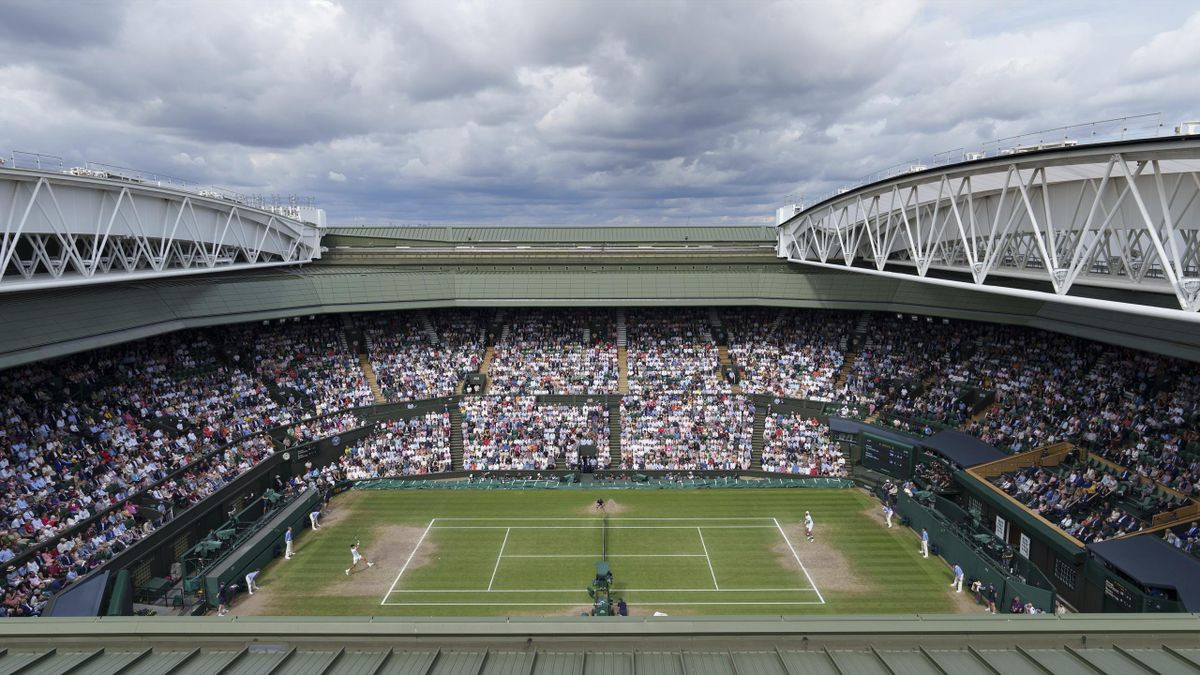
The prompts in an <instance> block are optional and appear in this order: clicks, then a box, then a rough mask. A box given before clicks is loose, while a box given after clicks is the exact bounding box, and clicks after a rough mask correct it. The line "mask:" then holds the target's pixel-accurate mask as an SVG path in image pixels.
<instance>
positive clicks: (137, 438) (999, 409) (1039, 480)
mask: <svg viewBox="0 0 1200 675" xmlns="http://www.w3.org/2000/svg"><path fill="white" fill-rule="evenodd" d="M716 315H718V316H720V318H721V319H722V321H723V323H721V324H718V325H714V324H715V323H717V322H715V321H714V320H713V318H712V316H713V314H707V315H706V313H705V312H702V311H698V310H694V309H674V308H672V309H655V310H630V311H629V312H627V317H628V319H627V322H626V324H625V330H626V336H627V344H628V347H627V353H628V375H629V378H628V379H629V391H630V393H629V395H627V396H624V397H623V398H622V400H621V403H620V410H621V413H622V415H621V419H620V420H619V430H620V434H619V441H620V454H619V456H616V455H615V454H614V453H615V451H614V450H612V448H613V447H615V445H616V441H617V439H613V438H610V433H611V432H610V428H613V427H610V424H609V422H610V421H609V418H608V417H609V409H608V407H607V406H606V405H603V404H597V403H580V404H566V403H549V402H542V401H539V400H538V399H537V398H535V396H545V395H553V394H576V395H595V394H613V393H615V392H616V391H617V388H618V383H619V372H620V369H619V365H618V364H619V359H618V349H617V343H618V341H619V339H620V330H619V329H618V323H617V320H616V314H615V313H614V312H611V311H608V310H595V311H590V310H589V311H583V310H555V311H550V310H537V311H517V312H510V313H508V315H507V316H502V315H499V314H497V313H495V312H484V311H449V310H448V311H434V312H427V313H426V312H419V313H418V312H409V313H397V314H379V315H366V316H361V317H356V318H354V319H352V320H351V326H358V327H360V328H361V333H357V332H355V331H354V330H349V329H347V327H346V326H345V325H344V322H343V321H342V319H340V318H332V317H317V318H310V319H303V320H287V321H274V322H270V323H266V324H264V323H254V324H243V325H237V326H225V327H221V328H219V329H205V330H193V331H186V332H181V333H176V334H170V335H164V336H159V337H154V338H150V339H146V340H142V341H138V342H132V343H128V344H124V345H119V346H115V347H109V348H105V349H100V350H96V351H93V352H89V353H86V354H80V355H76V356H71V357H65V358H62V359H57V360H54V361H48V362H41V363H36V364H32V365H26V366H19V367H15V368H11V369H9V370H6V371H4V377H2V378H0V482H2V484H3V486H4V490H3V492H2V493H0V518H3V523H4V525H3V527H2V528H0V563H3V564H4V566H5V567H12V568H13V569H12V570H6V572H7V573H6V579H5V581H6V584H5V603H4V607H5V610H4V611H6V612H8V613H10V614H36V613H37V612H38V611H39V609H40V606H41V603H42V602H44V600H45V598H46V597H48V594H53V593H54V592H55V591H56V590H57V589H59V588H61V587H62V586H63V585H65V584H68V583H70V582H71V580H73V579H75V578H77V577H78V576H80V575H81V574H85V573H86V572H87V571H88V570H89V569H93V568H94V567H95V566H96V565H99V564H100V563H101V562H102V561H103V560H105V559H107V558H108V557H111V556H112V555H115V554H117V553H119V552H120V551H121V550H124V549H125V548H127V547H128V546H129V545H130V544H132V543H134V542H136V541H137V540H138V539H140V538H141V537H143V536H145V534H146V533H148V532H150V531H153V529H154V528H156V527H158V526H160V525H161V524H162V523H164V522H167V521H168V520H170V519H171V518H172V517H173V515H174V514H177V513H178V512H179V511H180V510H181V509H185V508H187V507H189V506H191V505H192V504H195V503H196V502H197V501H199V500H201V499H203V498H204V497H206V496H208V495H210V494H212V493H213V492H214V491H215V490H217V489H219V488H220V487H221V486H222V485H224V484H226V483H227V482H229V481H230V480H232V479H233V478H234V477H235V476H237V475H239V474H240V473H242V472H244V471H245V470H247V469H248V468H250V467H252V466H254V464H255V463H256V462H258V461H261V460H262V459H263V458H265V457H267V456H269V455H270V453H271V452H273V450H274V448H273V447H272V445H271V442H270V440H269V439H268V438H267V437H266V436H265V435H263V432H265V431H266V430H268V429H274V428H276V427H281V428H283V429H284V430H285V431H286V437H287V439H288V442H291V443H298V442H309V441H312V440H317V439H320V438H323V437H327V436H329V435H333V434H338V433H342V432H345V431H347V430H349V429H352V428H355V427H359V426H362V422H361V420H360V419H358V418H357V417H356V416H354V415H353V414H352V413H347V412H345V411H346V410H347V409H349V408H354V407H357V406H361V405H366V404H370V403H372V402H373V400H372V395H371V391H370V388H369V386H368V384H367V381H368V380H367V376H366V373H365V372H364V370H363V367H362V366H361V364H360V361H359V357H358V355H357V352H358V351H359V349H358V348H359V347H363V348H364V349H365V352H366V354H367V355H368V362H369V363H370V366H371V368H372V369H373V370H374V372H375V376H376V379H377V380H378V382H379V385H380V387H381V389H382V391H383V392H384V396H385V397H386V398H387V399H389V400H390V401H394V402H395V401H406V400H415V399H428V398H436V397H442V396H448V395H452V394H454V393H456V391H457V388H458V385H459V383H461V382H462V380H463V378H464V376H465V375H467V374H468V373H473V372H478V371H479V368H480V366H481V364H482V360H483V354H484V349H485V345H486V344H488V343H489V340H490V341H491V342H494V344H495V352H494V358H493V360H492V362H491V369H490V376H491V388H492V389H491V394H492V395H489V396H483V397H477V396H468V397H466V400H465V401H464V403H463V405H462V410H463V429H462V432H463V440H464V462H465V466H466V467H467V468H469V469H470V470H475V471H516V470H524V469H530V470H549V469H552V468H563V467H574V466H577V464H578V462H579V450H580V448H584V447H586V448H590V447H595V448H596V450H597V455H598V458H599V462H598V464H599V466H600V467H606V466H607V467H610V468H614V469H620V470H628V471H639V470H654V469H659V470H666V471H697V470H710V469H711V470H740V469H747V468H749V467H750V456H751V446H752V444H751V441H752V436H753V429H754V405H753V404H752V403H751V401H750V400H749V399H748V398H746V397H745V396H744V395H736V394H733V393H732V392H733V391H734V390H733V388H732V383H731V382H730V380H729V379H727V378H726V377H724V376H723V375H722V365H721V358H722V356H721V353H722V352H721V350H720V349H719V348H718V346H717V344H716V340H715V339H714V335H713V330H714V328H719V329H720V330H723V331H725V334H726V335H727V339H728V342H729V363H728V365H729V367H730V368H731V369H732V370H734V371H736V372H737V373H739V375H740V386H741V388H742V390H743V391H744V392H746V393H747V394H765V395H768V396H773V397H787V398H806V399H816V400H821V401H834V402H838V403H840V404H842V405H844V406H846V408H845V409H846V410H851V409H853V406H862V407H863V408H864V409H865V414H867V415H877V416H879V417H880V419H885V420H887V419H892V418H896V419H899V418H903V419H905V420H910V421H911V422H912V423H914V424H916V425H918V426H921V427H925V426H932V427H937V426H947V427H956V428H960V429H963V430H965V431H968V432H970V433H973V434H975V435H977V436H978V437H980V438H981V439H982V440H984V441H985V442H988V443H991V444H993V445H996V446H997V447H999V448H1001V449H1003V450H1005V451H1008V452H1017V451H1022V450H1027V449H1030V448H1035V447H1040V446H1044V445H1049V444H1051V443H1054V442H1058V441H1064V440H1065V441H1071V442H1073V443H1077V444H1079V445H1081V446H1083V447H1085V448H1086V449H1087V450H1088V451H1089V452H1090V453H1093V454H1094V455H1096V456H1098V457H1102V458H1105V459H1107V460H1109V461H1111V462H1112V463H1114V464H1116V465H1119V466H1120V467H1123V469H1122V470H1120V471H1106V470H1104V469H1102V468H1099V467H1097V466H1086V467H1085V466H1082V465H1081V466H1079V467H1078V468H1077V470H1076V471H1074V472H1070V471H1069V472H1067V473H1066V474H1065V475H1063V474H1061V473H1058V472H1053V471H1049V470H1045V469H1038V470H1034V471H1032V472H1021V473H1018V474H1014V475H1010V476H1007V477H1005V480H1006V481H1007V484H1005V485H1004V486H1003V487H1004V489H1006V490H1011V492H1010V493H1011V494H1014V496H1017V497H1018V498H1019V499H1021V501H1022V502H1023V503H1026V504H1028V505H1030V508H1033V509H1035V510H1037V511H1039V512H1040V513H1043V514H1044V515H1046V516H1047V517H1048V518H1050V519H1052V520H1053V521H1054V522H1056V523H1058V524H1059V525H1060V526H1061V527H1063V529H1066V530H1068V531H1069V532H1072V533H1075V534H1077V535H1079V536H1080V538H1081V539H1084V540H1086V541H1095V540H1099V539H1101V538H1107V537H1110V536H1116V534H1119V533H1122V532H1130V531H1136V528H1140V527H1144V525H1145V523H1146V522H1148V519H1149V518H1152V517H1153V514H1155V513H1158V512H1161V511H1162V510H1165V509H1168V508H1171V507H1172V505H1173V504H1174V503H1175V501H1174V500H1173V498H1172V497H1170V496H1169V495H1168V494H1167V493H1165V492H1163V491H1162V490H1159V489H1157V488H1156V487H1155V486H1156V485H1161V486H1166V487H1168V488H1171V489H1174V490H1178V491H1179V492H1181V493H1183V494H1185V495H1188V496H1200V432H1198V431H1197V429H1198V428H1200V425H1198V424H1197V422H1198V421H1200V412H1198V408H1197V405H1198V402H1200V369H1198V368H1197V367H1196V365H1195V364H1193V363H1189V362H1183V361H1178V360H1173V359H1170V358H1167V357H1163V356H1158V355H1154V354H1149V353H1143V352H1136V351H1133V350H1130V349H1126V348H1123V347H1118V346H1113V345H1107V344H1101V343H1097V342H1089V341H1086V340H1082V339H1078V338H1074V337H1069V336H1064V335H1060V334H1053V333H1047V332H1042V331H1037V330H1032V329H1027V328H1023V327H1016V326H1000V325H994V324H984V323H975V322H965V321H952V320H941V319H937V320H931V319H926V318H924V317H922V318H920V319H914V318H912V317H908V316H896V315H886V314H867V315H864V314H857V313H838V312H818V311H812V312H806V311H796V310H779V311H774V310H759V309H753V310H722V311H721V312H719V313H716ZM501 317H502V318H501ZM489 334H490V337H489ZM350 335H361V339H362V340H363V342H364V344H362V345H352V344H349V343H348V342H347V339H348V336H350ZM356 339H357V338H356ZM980 392H987V393H988V394H989V397H988V398H987V399H986V400H987V401H991V400H993V397H994V403H991V404H990V405H989V406H986V407H979V403H978V401H980V400H984V399H983V398H982V397H981V396H979V395H978V394H979V393H980ZM321 415H324V416H323V417H319V418H318V419H313V418H315V417H318V416H321ZM450 426H451V425H450V417H449V413H448V412H437V413H430V414H425V415H419V416H417V417H415V418H412V419H408V420H403V421H394V422H387V423H384V424H383V425H382V426H380V427H379V428H378V429H377V430H376V432H375V433H373V434H371V435H370V436H368V437H366V438H364V439H363V441H362V442H360V443H359V444H357V445H355V446H354V447H353V448H352V449H351V451H350V452H349V453H347V455H346V456H344V457H343V458H342V459H341V461H339V462H338V464H337V467H338V468H337V470H338V471H341V472H342V473H343V474H344V475H346V476H348V477H376V476H390V475H413V474H422V473H435V472H441V471H446V470H448V469H449V468H451V460H450V439H451V437H452V434H451V432H450ZM763 441H764V445H763V468H764V469H766V470H769V471H776V472H781V473H795V474H808V475H813V474H816V475H842V474H843V473H844V471H845V460H844V458H843V457H841V456H840V453H839V451H838V448H837V446H836V445H835V444H832V443H831V442H830V441H829V439H828V431H827V429H826V428H825V426H824V425H823V424H822V423H821V422H820V421H817V420H813V419H811V418H803V417H794V416H790V415H782V414H770V415H768V416H767V417H766V420H765V428H764V437H763ZM927 468H928V475H925V476H924V478H923V479H924V480H925V481H927V482H929V483H930V484H939V483H940V482H941V481H944V479H945V476H944V475H942V473H939V472H938V471H937V470H936V467H927ZM1126 474H1127V475H1126ZM1131 519H1132V521H1131ZM1130 528H1134V529H1130ZM1172 534H1173V536H1175V537H1177V539H1178V540H1179V541H1180V546H1181V547H1182V546H1184V545H1186V542H1187V541H1188V537H1187V536H1185V535H1186V533H1185V532H1174V531H1173V532H1172ZM7 582H11V583H7Z"/></svg>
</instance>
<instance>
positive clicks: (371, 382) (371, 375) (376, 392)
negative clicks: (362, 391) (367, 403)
mask: <svg viewBox="0 0 1200 675" xmlns="http://www.w3.org/2000/svg"><path fill="white" fill-rule="evenodd" d="M358 363H359V365H361V366H362V371H363V375H364V376H365V377H366V378H367V386H369V387H371V397H372V398H374V399H375V404H376V405H383V404H384V403H387V399H386V398H384V397H383V389H382V388H380V386H379V379H378V378H376V377H375V368H374V367H373V366H372V365H371V359H370V358H368V357H367V355H366V354H359V355H358Z"/></svg>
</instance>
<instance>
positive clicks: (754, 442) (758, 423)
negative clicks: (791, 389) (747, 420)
mask: <svg viewBox="0 0 1200 675" xmlns="http://www.w3.org/2000/svg"><path fill="white" fill-rule="evenodd" d="M766 428H767V406H765V405H760V406H757V407H755V408H754V434H753V435H752V436H751V437H750V470H751V471H762V454H763V446H764V445H766V443H765V442H764V439H763V435H764V434H765V433H766Z"/></svg>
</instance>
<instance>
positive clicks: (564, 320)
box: [489, 310, 618, 395]
mask: <svg viewBox="0 0 1200 675" xmlns="http://www.w3.org/2000/svg"><path fill="white" fill-rule="evenodd" d="M609 318H610V317H609V315H608V313H607V312H601V313H599V314H596V313H592V312H584V311H581V310H528V311H526V312H523V313H521V314H520V315H518V316H515V317H513V319H512V320H511V321H509V322H507V323H506V324H505V328H504V332H503V333H502V334H501V336H500V340H499V341H498V343H497V344H496V352H495V357H494V358H493V359H492V364H491V369H490V370H489V377H490V378H491V390H490V393H493V394H516V395H539V394H610V393H615V392H616V391H617V379H618V367H617V343H616V335H615V333H614V331H615V327H614V325H613V323H612V321H611V320H608V319H609Z"/></svg>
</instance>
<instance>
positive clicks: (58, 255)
mask: <svg viewBox="0 0 1200 675" xmlns="http://www.w3.org/2000/svg"><path fill="white" fill-rule="evenodd" d="M320 238H321V232H320V228H319V227H318V226H317V225H314V224H311V223H305V222H301V221H299V220H295V219H292V218H288V217H284V216H282V215H279V214H276V213H272V212H270V211H264V210H261V209H256V208H252V207H248V206H245V205H243V204H239V203H236V202H231V201H228V200H225V199H221V198H219V197H215V198H214V197H206V196H203V195H195V194H189V193H186V192H181V191H178V190H172V189H163V188H159V187H156V186H151V185H143V184H122V183H118V182H114V181H110V180H103V179H97V178H89V177H79V176H71V175H65V174H57V173H49V172H41V171H25V170H0V292H12V291H25V290H37V289H44V288H56V287H62V286H71V285H78V284H95V283H104V282H113V281H131V280H138V279H152V278H160V277H169V276H177V275H183V274H196V273H202V272H216V271H231V270H238V269H248V268H257V267H269V266H278V265H295V264H299V263H306V262H310V261H312V260H313V259H315V258H319V257H320V255H321V247H320Z"/></svg>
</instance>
